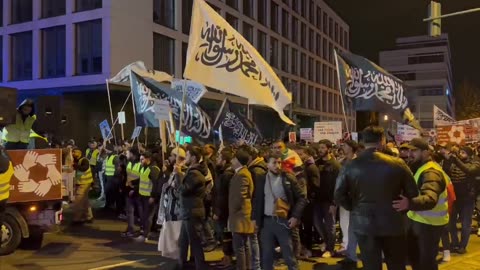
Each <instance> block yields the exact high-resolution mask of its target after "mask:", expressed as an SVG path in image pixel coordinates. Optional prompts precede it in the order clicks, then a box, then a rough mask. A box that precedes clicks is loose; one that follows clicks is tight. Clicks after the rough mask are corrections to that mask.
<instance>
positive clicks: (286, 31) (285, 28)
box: [282, 9, 290, 37]
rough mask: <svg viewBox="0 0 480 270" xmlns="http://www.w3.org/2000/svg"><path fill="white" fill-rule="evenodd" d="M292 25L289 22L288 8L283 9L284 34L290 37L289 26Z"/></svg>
mask: <svg viewBox="0 0 480 270" xmlns="http://www.w3.org/2000/svg"><path fill="white" fill-rule="evenodd" d="M289 25H290V22H289V15H288V10H286V9H283V10H282V34H283V36H284V37H288V36H289V35H288V26H289Z"/></svg>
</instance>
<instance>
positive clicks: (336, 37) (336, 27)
mask: <svg viewBox="0 0 480 270" xmlns="http://www.w3.org/2000/svg"><path fill="white" fill-rule="evenodd" d="M334 40H335V42H337V43H338V23H335V35H334Z"/></svg>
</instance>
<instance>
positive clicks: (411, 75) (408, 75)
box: [392, 72, 417, 81]
mask: <svg viewBox="0 0 480 270" xmlns="http://www.w3.org/2000/svg"><path fill="white" fill-rule="evenodd" d="M392 75H393V76H395V77H397V78H399V79H400V80H402V81H414V80H416V78H417V74H416V73H415V72H395V73H392Z"/></svg>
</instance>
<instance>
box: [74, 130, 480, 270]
mask: <svg viewBox="0 0 480 270" xmlns="http://www.w3.org/2000/svg"><path fill="white" fill-rule="evenodd" d="M361 141H362V143H357V142H356V141H353V140H345V141H342V142H341V143H338V144H337V145H335V144H334V143H333V142H330V141H328V140H321V141H319V142H316V143H311V144H304V143H299V144H289V143H285V142H284V141H275V142H272V143H271V144H263V145H260V146H255V147H254V146H248V145H240V144H236V145H229V146H225V147H223V146H222V147H220V149H218V150H217V149H216V147H215V146H214V145H204V146H196V145H184V146H175V147H170V148H169V149H168V150H167V151H166V153H165V154H163V155H162V151H161V147H160V144H156V145H154V146H149V147H145V146H144V145H142V144H137V145H135V146H130V145H128V144H123V145H122V146H113V145H111V144H101V143H97V142H95V141H94V140H92V141H91V142H90V143H89V145H88V149H87V150H86V151H85V152H84V155H83V156H84V157H85V158H86V160H88V161H89V165H90V166H91V170H92V173H93V175H94V179H95V184H94V189H96V190H98V192H99V194H100V195H99V198H98V199H99V200H102V201H103V200H105V209H107V210H108V211H112V210H113V211H114V212H115V214H116V215H117V216H118V217H119V218H121V219H125V220H126V221H127V225H126V229H125V232H123V233H122V236H123V237H126V238H134V239H135V241H139V242H144V241H150V240H152V236H153V234H151V229H152V228H155V227H158V228H160V235H159V237H158V236H157V237H158V238H156V239H155V240H157V239H158V249H159V251H161V253H162V256H165V257H169V258H172V259H175V260H177V261H178V264H179V267H180V268H179V269H188V268H189V267H193V268H196V269H209V267H213V268H215V269H227V268H230V267H236V268H237V269H255V270H258V269H264V270H269V269H274V266H275V265H276V264H278V263H279V262H281V263H284V264H286V265H287V266H288V269H290V270H294V269H299V267H298V260H308V259H309V258H312V257H322V258H330V257H344V259H343V260H341V261H339V263H341V264H342V265H344V266H345V267H347V268H346V269H356V267H357V262H359V261H360V260H361V261H362V264H363V266H364V269H372V270H377V269H381V267H382V262H386V264H387V266H388V269H405V265H406V264H407V262H408V263H409V264H410V265H411V266H412V267H413V269H414V270H417V269H418V270H429V269H438V265H437V261H436V257H437V255H438V254H437V253H438V252H439V247H441V250H442V253H443V261H450V259H451V253H458V254H464V253H466V252H467V250H468V242H469V237H470V234H471V231H472V218H473V215H474V208H475V201H476V195H477V181H476V178H477V176H478V177H480V161H479V158H478V156H477V150H476V149H475V148H474V147H473V146H458V145H455V144H441V145H435V146H432V145H429V144H428V143H427V142H426V141H424V140H423V139H420V138H418V139H414V140H412V141H411V142H409V143H404V144H401V145H399V146H397V145H395V144H394V143H391V142H390V143H387V142H386V139H385V136H384V131H383V129H381V128H379V127H369V128H367V129H366V130H364V132H363V133H362V139H361ZM67 145H68V147H69V148H73V149H74V151H75V150H76V149H78V148H77V147H76V146H75V143H74V142H68V143H67ZM81 156H82V154H80V155H78V154H77V155H74V157H73V160H74V161H73V162H74V164H76V165H74V166H77V167H79V166H80V164H78V163H79V160H80V159H81ZM162 156H165V157H166V158H162ZM84 165H85V164H84ZM78 209H79V213H85V214H84V215H82V214H78V215H76V216H77V217H78V218H77V219H76V220H74V222H75V224H83V223H85V222H91V221H92V220H93V216H92V215H91V210H89V205H88V203H85V201H83V203H82V204H80V206H78ZM407 212H408V213H407ZM337 221H339V222H338V223H339V225H340V226H339V228H340V229H337V226H336V225H337ZM458 222H460V223H461V232H460V239H459V237H458V229H457V223H458ZM137 225H138V226H137ZM479 235H480V233H479ZM149 239H150V240H149ZM440 239H441V244H440ZM336 243H339V245H336ZM315 244H318V248H314V247H315ZM336 246H337V248H336ZM358 247H359V250H360V253H357V251H358V249H357V248H358ZM216 248H221V250H222V251H223V258H222V260H221V261H220V262H217V263H215V264H207V262H206V261H205V256H204V253H205V252H210V251H213V250H214V249H216ZM189 249H190V260H189V259H188V258H187V257H188V254H189V253H188V251H189ZM407 251H408V252H407ZM278 253H280V254H281V257H282V259H280V260H279V256H277V254H278ZM234 259H235V260H234Z"/></svg>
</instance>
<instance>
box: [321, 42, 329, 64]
mask: <svg viewBox="0 0 480 270" xmlns="http://www.w3.org/2000/svg"><path fill="white" fill-rule="evenodd" d="M322 48H323V55H322V58H323V59H325V60H328V46H327V39H326V38H323V40H322Z"/></svg>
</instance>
